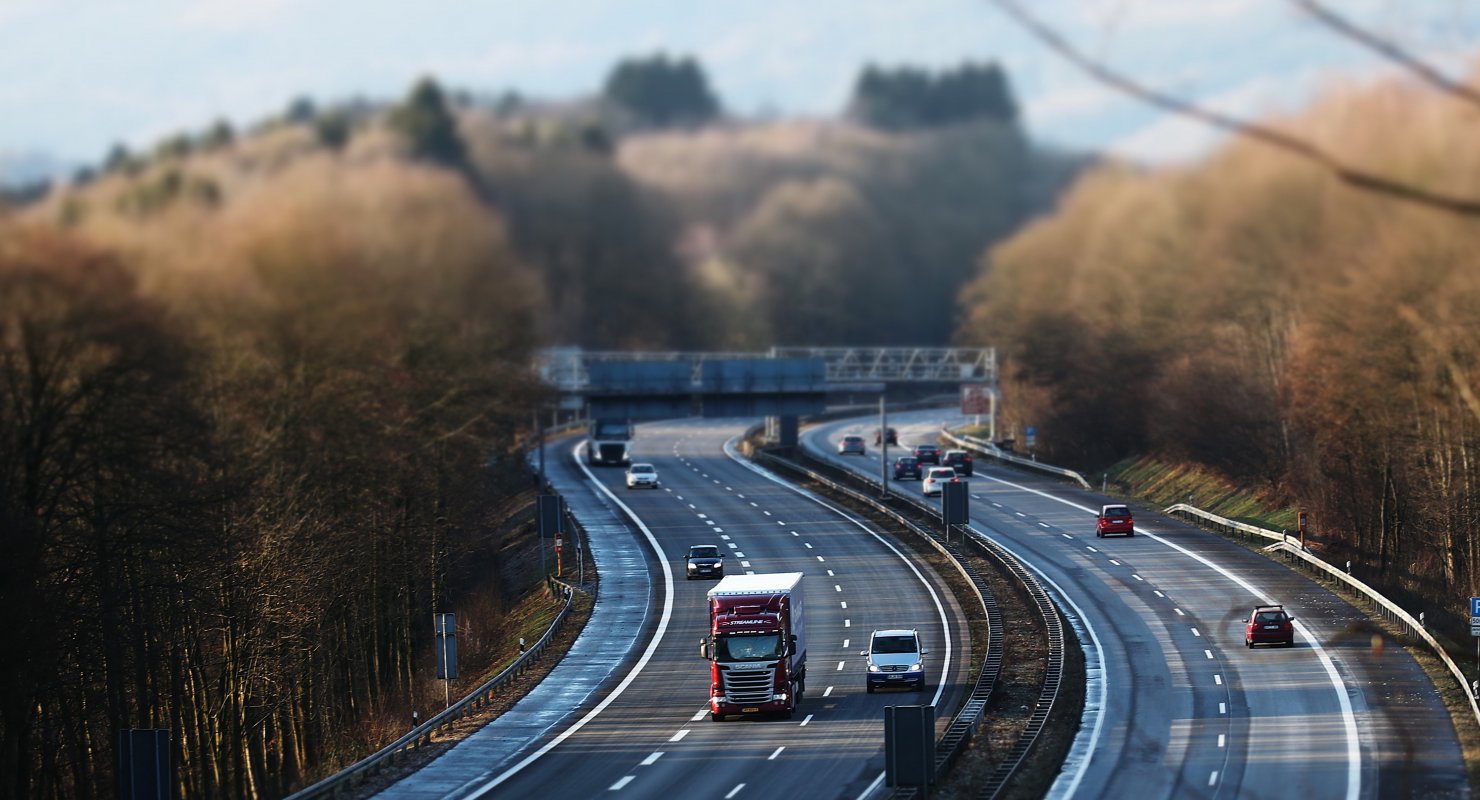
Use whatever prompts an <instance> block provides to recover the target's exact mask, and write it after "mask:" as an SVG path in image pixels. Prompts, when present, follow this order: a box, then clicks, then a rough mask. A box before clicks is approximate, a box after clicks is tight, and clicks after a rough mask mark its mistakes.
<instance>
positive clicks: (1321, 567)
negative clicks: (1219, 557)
mask: <svg viewBox="0 0 1480 800" xmlns="http://www.w3.org/2000/svg"><path fill="white" fill-rule="evenodd" d="M1162 513H1163V514H1186V515H1187V516H1189V517H1194V518H1196V519H1200V520H1203V521H1205V522H1209V523H1212V524H1213V525H1215V526H1218V527H1221V528H1225V529H1227V530H1229V531H1238V532H1240V533H1245V534H1248V535H1251V536H1257V537H1261V538H1264V539H1270V540H1273V541H1274V542H1275V544H1273V545H1271V546H1270V547H1268V548H1265V549H1266V551H1281V552H1285V553H1289V554H1290V555H1291V556H1293V557H1295V558H1298V559H1300V560H1301V561H1303V562H1305V564H1306V566H1308V567H1310V568H1311V569H1313V570H1315V571H1317V572H1322V573H1325V574H1326V575H1328V576H1330V577H1331V578H1333V579H1335V580H1336V581H1338V582H1340V583H1342V584H1344V585H1346V586H1347V587H1349V588H1350V589H1352V590H1353V591H1355V592H1357V593H1359V594H1361V595H1363V596H1365V597H1366V598H1367V599H1368V600H1370V601H1372V605H1373V608H1374V610H1375V611H1378V612H1379V613H1381V614H1382V615H1383V616H1384V617H1386V618H1387V619H1390V620H1393V621H1395V622H1398V623H1401V624H1402V625H1403V627H1404V628H1405V629H1407V631H1408V633H1409V634H1410V635H1412V636H1415V637H1417V638H1419V639H1422V640H1423V641H1424V643H1425V644H1427V645H1428V646H1429V647H1430V648H1432V649H1433V651H1434V654H1435V655H1436V656H1438V657H1439V660H1440V661H1442V662H1444V666H1445V667H1446V668H1448V670H1449V674H1450V675H1452V676H1453V677H1454V679H1455V681H1456V682H1458V683H1459V687H1460V689H1462V690H1463V691H1464V693H1465V697H1467V698H1468V699H1469V701H1470V713H1471V714H1473V715H1474V716H1475V721H1476V722H1477V723H1480V702H1477V698H1476V692H1475V691H1474V689H1473V687H1472V686H1471V684H1470V682H1469V681H1468V680H1467V679H1466V678H1465V673H1464V670H1462V669H1460V667H1459V665H1458V664H1456V663H1455V661H1454V659H1453V658H1451V657H1450V656H1449V652H1448V651H1447V650H1445V649H1444V647H1443V645H1441V644H1439V641H1438V640H1437V639H1435V638H1434V636H1433V634H1431V633H1429V632H1428V630H1427V629H1426V628H1424V626H1423V623H1421V622H1419V621H1418V620H1417V619H1415V618H1414V617H1413V615H1412V614H1409V613H1408V612H1407V611H1404V610H1403V609H1402V608H1401V607H1400V606H1399V605H1398V604H1397V603H1394V602H1393V601H1391V600H1389V599H1387V598H1386V597H1384V596H1382V595H1381V594H1379V593H1378V591H1377V590H1376V589H1373V588H1372V587H1371V586H1368V585H1367V584H1365V583H1363V582H1362V581H1360V580H1357V579H1356V578H1353V577H1352V576H1350V575H1348V574H1346V572H1345V571H1344V570H1341V569H1339V568H1337V567H1336V566H1335V565H1333V564H1329V563H1327V562H1326V561H1324V560H1322V559H1320V558H1317V557H1316V556H1315V555H1313V554H1312V553H1310V552H1308V551H1306V550H1303V549H1301V547H1300V544H1299V543H1298V542H1297V541H1295V540H1292V539H1291V538H1290V537H1289V536H1288V535H1287V534H1285V532H1284V531H1278V532H1276V531H1273V530H1270V529H1268V528H1261V527H1259V526H1257V525H1249V524H1247V523H1243V522H1238V521H1236V520H1231V519H1228V518H1226V517H1220V516H1218V515H1217V514H1213V513H1210V512H1207V511H1204V510H1202V509H1200V508H1196V507H1194V506H1190V505H1187V504H1186V503H1177V504H1176V505H1171V506H1167V507H1166V508H1165V509H1162Z"/></svg>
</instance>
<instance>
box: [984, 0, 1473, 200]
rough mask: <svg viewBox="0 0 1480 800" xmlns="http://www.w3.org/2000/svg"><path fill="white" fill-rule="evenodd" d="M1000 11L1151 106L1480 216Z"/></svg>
mask: <svg viewBox="0 0 1480 800" xmlns="http://www.w3.org/2000/svg"><path fill="white" fill-rule="evenodd" d="M991 2H992V3H993V4H994V5H996V6H997V7H998V8H1000V9H1002V11H1003V12H1004V13H1006V14H1007V15H1008V16H1009V17H1012V18H1013V19H1014V20H1015V21H1017V23H1018V24H1019V25H1022V26H1023V27H1024V28H1026V29H1027V30H1028V31H1029V33H1031V34H1032V35H1033V36H1034V37H1035V38H1037V39H1038V40H1039V41H1041V42H1043V43H1044V44H1046V45H1048V47H1049V48H1051V49H1052V50H1054V51H1055V52H1057V53H1058V54H1059V55H1061V56H1063V57H1064V58H1066V59H1068V60H1069V61H1070V62H1072V63H1074V64H1075V65H1076V66H1078V67H1079V68H1081V69H1083V70H1084V71H1085V72H1087V73H1089V74H1090V75H1091V76H1093V77H1094V78H1096V79H1097V80H1099V81H1100V82H1101V83H1104V84H1107V85H1109V86H1112V87H1114V88H1116V89H1119V90H1120V91H1122V92H1125V93H1126V94H1129V95H1131V96H1133V97H1136V98H1138V99H1140V100H1142V101H1144V102H1146V103H1148V104H1150V105H1153V106H1156V107H1157V108H1162V109H1165V110H1167V111H1171V112H1173V113H1176V114H1181V115H1182V116H1186V117H1192V118H1193V119H1198V120H1202V121H1203V122H1206V123H1208V124H1209V125H1212V126H1214V127H1216V128H1221V129H1223V130H1226V131H1229V132H1231V133H1234V134H1237V135H1239V136H1243V137H1244V138H1247V139H1253V140H1255V141H1260V142H1263V143H1265V144H1268V145H1270V146H1272V147H1275V148H1278V149H1280V150H1284V151H1286V152H1288V153H1293V154H1294V155H1297V156H1300V157H1302V158H1305V159H1307V160H1309V161H1313V162H1315V163H1317V164H1320V165H1321V166H1322V167H1325V168H1326V169H1327V170H1329V171H1330V172H1331V173H1332V174H1333V175H1335V176H1336V178H1337V179H1338V180H1340V181H1341V182H1343V183H1345V184H1347V185H1349V186H1352V187H1355V188H1357V189H1361V190H1364V191H1369V192H1374V193H1378V194H1384V195H1387V196H1389V197H1394V198H1397V199H1399V200H1403V201H1406V202H1410V203H1414V204H1416V205H1421V206H1425V207H1428V208H1434V209H1439V210H1442V211H1449V212H1451V213H1455V214H1463V215H1467V216H1480V199H1475V198H1469V197H1460V196H1457V195H1451V194H1445V193H1443V192H1435V191H1431V190H1429V189H1425V188H1423V187H1421V186H1415V185H1413V184H1411V183H1405V182H1403V181H1400V180H1397V179H1395V178H1389V177H1386V176H1383V175H1379V174H1377V173H1374V172H1369V171H1367V170H1364V169H1360V168H1358V167H1353V166H1351V165H1348V164H1346V163H1344V162H1342V161H1341V160H1340V159H1338V158H1336V157H1335V156H1333V155H1331V154H1330V153H1328V152H1326V151H1325V150H1323V149H1322V148H1321V147H1319V146H1317V145H1316V144H1314V143H1312V142H1309V141H1307V140H1305V139H1301V138H1299V137H1297V136H1293V135H1291V134H1289V133H1285V132H1284V131H1280V130H1277V129H1275V128H1271V127H1268V126H1265V125H1260V124H1258V123H1254V122H1249V121H1247V120H1243V119H1240V118H1238V117H1235V116H1233V115H1231V114H1225V113H1223V112H1221V111H1214V110H1213V109H1210V108H1206V107H1203V106H1200V105H1198V104H1196V103H1194V102H1192V101H1189V100H1184V99H1182V98H1180V97H1176V96H1173V95H1170V94H1166V93H1164V92H1160V91H1157V90H1155V89H1152V88H1151V87H1149V86H1146V85H1145V84H1142V83H1140V82H1138V81H1136V80H1133V79H1132V78H1130V77H1129V76H1127V75H1125V74H1123V73H1121V72H1117V71H1116V70H1113V69H1111V68H1110V67H1108V66H1106V65H1105V64H1103V63H1101V62H1099V61H1096V60H1094V59H1092V58H1090V57H1089V56H1087V55H1085V54H1084V52H1083V51H1081V50H1080V49H1079V48H1077V47H1075V46H1074V45H1073V44H1072V43H1070V42H1069V41H1068V40H1067V39H1065V38H1064V37H1063V36H1062V35H1060V34H1059V32H1058V31H1056V30H1054V29H1053V28H1052V27H1050V26H1049V25H1048V24H1047V23H1045V22H1043V21H1042V20H1040V19H1038V18H1037V17H1035V16H1033V15H1032V14H1030V13H1028V11H1026V10H1025V9H1024V8H1023V7H1022V5H1020V4H1019V3H1018V2H1017V0H991Z"/></svg>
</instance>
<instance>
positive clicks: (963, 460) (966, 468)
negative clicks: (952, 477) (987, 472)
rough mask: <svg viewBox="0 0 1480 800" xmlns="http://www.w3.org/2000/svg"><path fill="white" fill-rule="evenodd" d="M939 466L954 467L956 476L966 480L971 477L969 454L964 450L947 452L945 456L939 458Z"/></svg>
mask: <svg viewBox="0 0 1480 800" xmlns="http://www.w3.org/2000/svg"><path fill="white" fill-rule="evenodd" d="M940 465H941V466H943V467H954V468H955V469H956V474H957V475H961V476H963V477H967V478H969V477H971V473H972V472H973V470H972V468H971V454H970V453H968V452H966V451H965V450H947V451H946V453H945V455H943V456H941V458H940Z"/></svg>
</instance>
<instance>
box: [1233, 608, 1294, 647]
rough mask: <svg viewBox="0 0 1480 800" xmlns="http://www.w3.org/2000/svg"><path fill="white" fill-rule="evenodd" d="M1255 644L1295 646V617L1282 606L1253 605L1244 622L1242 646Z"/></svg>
mask: <svg viewBox="0 0 1480 800" xmlns="http://www.w3.org/2000/svg"><path fill="white" fill-rule="evenodd" d="M1256 644H1282V645H1284V646H1286V647H1294V646H1295V618H1294V617H1292V616H1290V615H1289V614H1286V613H1285V607H1284V606H1254V610H1253V612H1251V613H1250V614H1249V619H1248V620H1247V621H1245V622H1244V647H1253V646H1254V645H1256Z"/></svg>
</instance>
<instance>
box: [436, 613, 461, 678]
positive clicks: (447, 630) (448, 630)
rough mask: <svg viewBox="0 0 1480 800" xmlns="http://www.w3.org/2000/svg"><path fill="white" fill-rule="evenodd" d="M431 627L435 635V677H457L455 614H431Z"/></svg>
mask: <svg viewBox="0 0 1480 800" xmlns="http://www.w3.org/2000/svg"><path fill="white" fill-rule="evenodd" d="M432 627H433V630H434V632H435V633H436V635H437V677H439V678H442V679H443V680H453V679H455V678H456V677H457V616H456V615H454V614H433V615H432Z"/></svg>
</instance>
